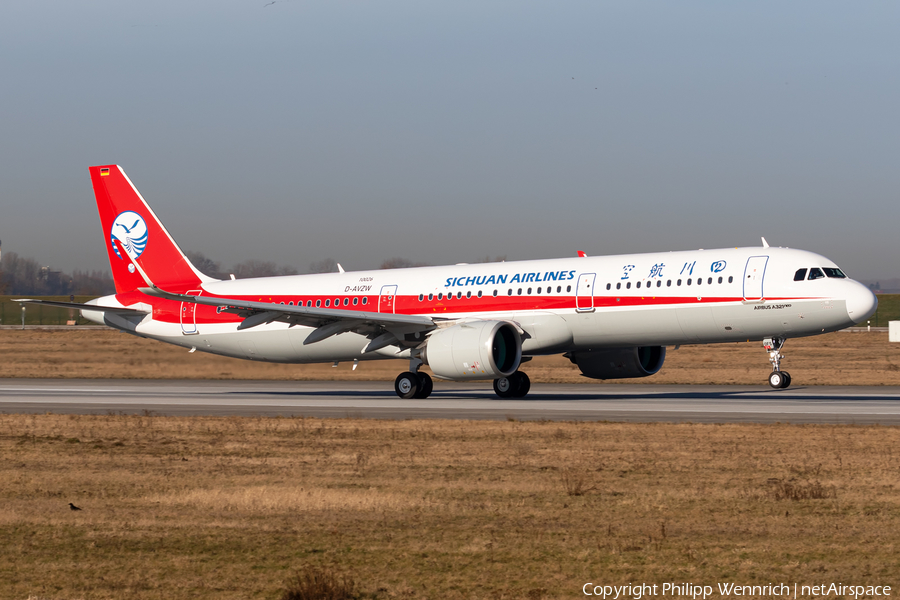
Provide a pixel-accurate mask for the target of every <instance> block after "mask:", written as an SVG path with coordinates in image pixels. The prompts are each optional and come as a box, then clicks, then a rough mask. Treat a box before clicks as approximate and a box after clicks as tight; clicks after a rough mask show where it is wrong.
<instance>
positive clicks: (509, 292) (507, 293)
mask: <svg viewBox="0 0 900 600" xmlns="http://www.w3.org/2000/svg"><path fill="white" fill-rule="evenodd" d="M506 295H507V296H512V288H509V290H507V291H506Z"/></svg>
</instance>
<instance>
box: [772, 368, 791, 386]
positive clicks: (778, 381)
mask: <svg viewBox="0 0 900 600" xmlns="http://www.w3.org/2000/svg"><path fill="white" fill-rule="evenodd" d="M785 374H786V373H784V371H772V372H771V373H769V385H771V386H772V387H773V388H775V389H776V390H780V389H782V388H786V387H787V384H788V383H790V375H788V376H787V377H785Z"/></svg>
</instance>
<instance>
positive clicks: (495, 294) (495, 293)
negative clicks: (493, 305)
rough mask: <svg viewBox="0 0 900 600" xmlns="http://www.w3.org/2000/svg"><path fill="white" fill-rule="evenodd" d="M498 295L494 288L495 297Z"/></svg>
mask: <svg viewBox="0 0 900 600" xmlns="http://www.w3.org/2000/svg"><path fill="white" fill-rule="evenodd" d="M496 297H497V290H494V298H496Z"/></svg>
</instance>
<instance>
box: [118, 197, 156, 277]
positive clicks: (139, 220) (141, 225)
mask: <svg viewBox="0 0 900 600" xmlns="http://www.w3.org/2000/svg"><path fill="white" fill-rule="evenodd" d="M147 237H148V232H147V223H146V222H145V221H144V218H143V217H142V216H141V215H139V214H137V213H136V212H134V211H133V210H126V211H125V212H123V213H119V216H118V217H116V220H115V221H113V224H112V229H111V230H110V232H109V243H110V244H111V245H112V248H113V250H114V251H115V253H116V256H118V257H119V258H120V259H121V258H122V255H121V254H120V253H119V248H118V246H116V240H119V243H121V244H122V247H123V248H125V252H126V253H127V254H128V256H129V257H131V259H132V260H134V259H136V258H137V257H139V256H140V255H141V254H143V253H144V250H145V249H146V248H147ZM128 266H129V267H131V268H132V269H133V268H134V266H133V265H131V264H129V265H128ZM129 270H131V269H129Z"/></svg>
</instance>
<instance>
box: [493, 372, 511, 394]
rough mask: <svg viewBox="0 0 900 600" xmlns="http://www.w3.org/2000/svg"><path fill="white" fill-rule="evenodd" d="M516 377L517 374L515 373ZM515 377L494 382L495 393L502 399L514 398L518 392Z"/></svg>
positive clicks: (502, 378)
mask: <svg viewBox="0 0 900 600" xmlns="http://www.w3.org/2000/svg"><path fill="white" fill-rule="evenodd" d="M513 375H515V373H513ZM513 375H510V376H509V377H501V378H500V379H495V380H494V393H495V394H497V395H498V396H500V397H501V398H512V397H513V395H514V394H515V392H516V386H515V383H514V378H513Z"/></svg>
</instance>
